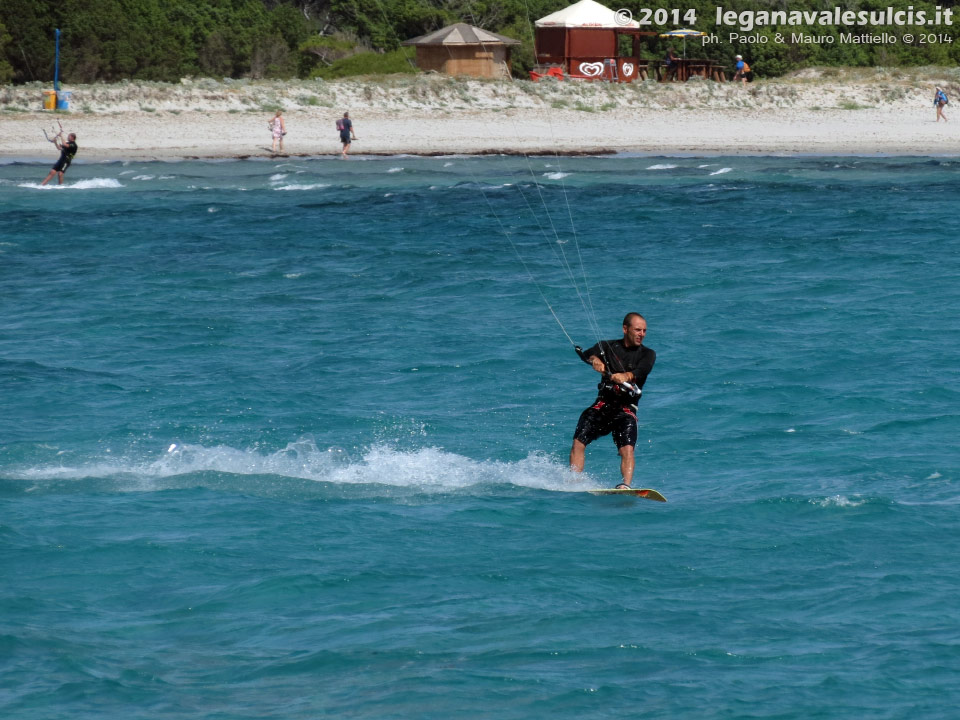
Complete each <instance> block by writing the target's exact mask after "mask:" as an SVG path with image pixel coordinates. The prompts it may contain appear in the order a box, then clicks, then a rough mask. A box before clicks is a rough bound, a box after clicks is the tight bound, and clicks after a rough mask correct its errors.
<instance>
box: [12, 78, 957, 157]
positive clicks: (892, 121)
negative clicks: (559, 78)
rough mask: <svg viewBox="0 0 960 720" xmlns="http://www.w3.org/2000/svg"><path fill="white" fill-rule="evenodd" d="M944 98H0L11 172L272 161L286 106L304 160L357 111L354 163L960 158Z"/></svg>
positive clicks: (231, 87)
mask: <svg viewBox="0 0 960 720" xmlns="http://www.w3.org/2000/svg"><path fill="white" fill-rule="evenodd" d="M935 85H940V86H942V87H944V88H945V89H946V90H947V92H948V94H949V95H950V96H951V97H958V94H957V93H958V92H960V82H958V76H957V72H956V71H954V70H949V69H912V70H910V71H906V70H881V69H860V70H838V69H835V68H829V69H819V70H818V69H808V70H804V71H801V72H798V73H796V74H794V75H792V76H790V77H786V78H782V79H778V80H769V81H766V80H759V81H757V82H754V83H750V84H747V85H745V86H744V85H741V84H735V83H726V84H719V83H714V82H712V81H707V80H700V79H696V80H692V81H690V82H687V83H682V84H681V83H672V84H660V83H655V82H652V81H647V82H643V83H635V84H632V85H612V84H606V83H586V82H569V81H568V82H555V81H550V82H541V83H533V82H529V81H513V82H503V81H497V82H494V81H473V80H463V79H454V78H449V77H444V76H439V75H431V74H427V75H419V76H395V77H387V78H380V79H368V80H362V81H358V80H351V81H338V82H323V81H293V82H289V83H284V82H279V81H273V82H254V81H242V80H237V81H230V80H224V81H214V80H209V79H184V80H183V81H182V82H181V83H180V84H164V83H139V84H138V83H122V84H117V85H92V86H69V85H65V86H64V87H63V88H62V89H63V90H68V91H70V92H71V93H72V95H71V98H70V110H69V112H50V111H42V110H41V109H40V107H41V97H42V90H44V89H49V88H47V87H46V86H44V85H41V84H39V83H37V84H33V85H28V86H17V87H11V86H7V87H4V88H0V158H2V159H3V160H6V161H13V160H26V161H42V162H46V161H47V160H50V159H52V158H55V152H54V150H53V148H52V147H51V146H50V144H49V143H47V142H46V140H45V138H44V135H43V132H42V131H43V129H47V130H48V131H49V130H50V129H51V128H53V127H56V124H57V121H58V120H59V121H60V122H62V123H63V126H64V128H65V129H66V130H67V131H70V132H76V133H77V135H78V144H79V145H80V148H81V152H80V154H79V155H78V157H77V162H96V161H112V160H149V159H158V160H173V159H178V158H230V157H240V158H243V157H253V156H269V155H270V154H271V153H270V141H271V138H270V133H269V131H268V129H267V120H268V119H269V118H270V117H271V116H272V113H273V110H274V109H275V108H278V107H279V108H282V109H283V110H284V115H285V118H286V125H287V130H288V135H287V137H286V142H285V146H284V150H285V152H286V153H287V154H289V155H304V156H316V155H332V154H338V153H339V151H340V144H339V140H338V135H337V132H336V129H335V126H334V123H335V121H336V118H337V117H339V116H340V115H341V114H342V112H343V111H344V110H349V111H350V114H351V117H352V118H353V119H354V123H355V129H356V134H357V137H358V140H357V142H356V143H355V144H354V145H353V147H352V149H351V151H352V152H353V153H354V154H378V155H382V154H426V155H429V154H458V153H465V154H479V153H529V154H534V153H548V154H553V153H567V154H579V153H584V154H594V153H623V152H630V153H644V154H705V155H710V154H721V155H727V154H854V155H872V154H902V155H953V154H960V132H958V131H957V130H956V128H958V127H960V118H957V119H956V120H951V121H950V122H947V123H944V122H940V123H937V122H935V121H934V120H935V111H934V109H933V106H932V98H933V92H934V87H935ZM951 107H953V106H952V105H951V106H948V107H947V111H946V114H947V116H948V117H952V111H951V109H950V108H951Z"/></svg>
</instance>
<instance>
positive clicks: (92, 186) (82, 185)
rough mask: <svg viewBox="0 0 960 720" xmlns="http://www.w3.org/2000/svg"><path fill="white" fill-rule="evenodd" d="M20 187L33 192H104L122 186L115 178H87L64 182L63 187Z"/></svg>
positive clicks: (26, 184)
mask: <svg viewBox="0 0 960 720" xmlns="http://www.w3.org/2000/svg"><path fill="white" fill-rule="evenodd" d="M20 187H23V188H33V189H35V190H106V189H113V188H122V187H123V185H121V184H120V181H119V180H117V179H116V178H89V179H87V180H77V181H76V182H69V181H68V182H66V183H64V184H63V185H55V184H53V183H50V184H47V185H41V184H40V183H20Z"/></svg>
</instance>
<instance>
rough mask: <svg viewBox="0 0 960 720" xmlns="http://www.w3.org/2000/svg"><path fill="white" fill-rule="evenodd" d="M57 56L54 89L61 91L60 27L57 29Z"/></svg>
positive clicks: (54, 67)
mask: <svg viewBox="0 0 960 720" xmlns="http://www.w3.org/2000/svg"><path fill="white" fill-rule="evenodd" d="M56 37H57V58H56V61H55V62H54V65H53V89H54V90H56V91H57V92H60V28H57V30H56Z"/></svg>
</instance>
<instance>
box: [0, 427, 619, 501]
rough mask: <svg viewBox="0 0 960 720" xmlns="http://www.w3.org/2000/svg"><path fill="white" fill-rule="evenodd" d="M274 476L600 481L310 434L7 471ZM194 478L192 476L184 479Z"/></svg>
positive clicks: (384, 481) (555, 466)
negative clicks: (278, 443) (341, 443)
mask: <svg viewBox="0 0 960 720" xmlns="http://www.w3.org/2000/svg"><path fill="white" fill-rule="evenodd" d="M210 472H214V473H227V474H232V475H239V476H247V475H258V476H259V475H274V476H280V477H286V478H293V479H298V480H310V481H316V482H325V483H332V484H337V485H370V486H390V487H403V488H412V489H415V490H432V491H440V492H443V491H448V490H458V489H462V488H470V487H481V488H482V487H483V486H490V485H513V486H516V487H525V488H535V489H541V490H554V491H558V492H579V491H583V490H587V489H590V488H594V487H598V486H599V485H600V484H601V483H599V482H598V481H596V480H595V479H593V478H592V477H591V476H590V475H589V474H587V473H584V474H582V475H579V476H574V475H573V474H572V473H571V472H570V471H569V469H568V468H567V467H566V464H565V463H560V462H558V461H556V460H555V459H551V458H547V457H545V456H542V455H529V456H528V457H526V458H525V459H523V460H519V461H517V462H501V461H495V460H474V459H472V458H467V457H464V456H462V455H457V454H456V453H451V452H448V451H446V450H443V449H441V448H435V447H426V448H421V449H419V450H397V449H396V448H393V447H389V446H386V445H375V446H373V447H370V448H368V449H366V450H364V451H362V452H360V453H359V454H357V455H356V456H351V455H350V453H348V452H347V451H345V450H343V449H342V448H339V447H330V448H320V447H318V446H317V445H316V444H315V443H314V442H313V441H312V440H302V441H298V442H295V443H290V444H289V445H287V447H285V448H284V449H283V450H278V451H276V452H273V453H266V454H264V453H261V452H259V451H257V450H253V449H238V448H233V447H229V446H222V445H221V446H215V447H204V446H202V445H191V444H180V443H176V442H174V443H170V444H169V446H168V445H163V446H162V447H160V448H158V449H157V452H156V453H155V454H154V456H153V457H151V458H146V459H131V458H124V457H114V456H113V454H111V453H109V452H105V454H104V457H102V458H99V459H94V460H90V461H88V462H85V463H76V464H69V463H68V462H67V461H65V460H62V461H61V462H58V464H56V465H48V466H40V467H31V468H27V469H24V470H21V471H19V472H16V471H13V472H10V475H11V476H12V477H17V478H19V479H22V480H29V481H32V482H35V483H38V484H39V486H42V483H43V482H45V481H70V480H73V481H82V480H87V479H97V480H104V479H111V480H115V481H117V482H118V485H120V486H121V488H129V489H131V490H134V489H135V490H144V489H153V490H161V489H165V488H168V487H171V486H176V485H178V483H176V482H173V479H174V478H177V477H181V476H184V475H195V474H196V473H210ZM191 482H192V483H193V482H195V479H191Z"/></svg>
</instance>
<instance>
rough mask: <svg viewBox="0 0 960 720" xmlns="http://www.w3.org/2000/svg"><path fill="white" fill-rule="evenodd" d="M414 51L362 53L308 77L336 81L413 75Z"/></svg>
mask: <svg viewBox="0 0 960 720" xmlns="http://www.w3.org/2000/svg"><path fill="white" fill-rule="evenodd" d="M413 56H414V49H413V48H410V47H404V48H400V49H399V50H394V51H392V52H388V53H376V52H364V53H357V54H356V55H351V56H350V57H346V58H343V59H342V60H337V61H336V62H335V63H333V64H332V65H330V66H329V67H322V68H317V69H316V70H314V71H313V73H312V74H311V76H310V77H314V78H323V79H324V80H336V79H337V78H345V77H352V76H356V75H393V74H396V73H405V74H411V75H412V74H414V73H416V72H417V68H416V67H415V66H414V65H413V63H412V60H413Z"/></svg>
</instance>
